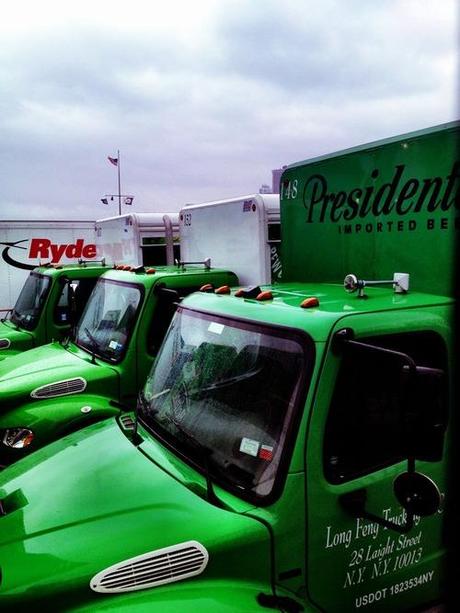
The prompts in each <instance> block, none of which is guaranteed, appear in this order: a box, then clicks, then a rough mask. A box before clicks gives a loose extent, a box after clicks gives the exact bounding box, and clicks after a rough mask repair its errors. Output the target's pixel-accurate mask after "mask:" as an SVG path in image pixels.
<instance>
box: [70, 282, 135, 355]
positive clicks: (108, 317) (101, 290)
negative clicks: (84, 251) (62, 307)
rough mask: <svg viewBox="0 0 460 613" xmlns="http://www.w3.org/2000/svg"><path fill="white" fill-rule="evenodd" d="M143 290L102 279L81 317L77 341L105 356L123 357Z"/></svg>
mask: <svg viewBox="0 0 460 613" xmlns="http://www.w3.org/2000/svg"><path fill="white" fill-rule="evenodd" d="M140 300H141V291H140V289H139V287H137V286H135V285H129V284H127V283H119V282H116V281H110V280H107V279H99V280H98V282H97V283H96V287H95V288H94V290H93V293H92V294H91V296H90V298H89V300H88V303H87V305H86V308H85V310H84V312H83V315H82V317H81V319H80V321H79V324H78V327H77V330H76V335H75V342H76V343H77V345H79V346H80V347H84V348H85V349H88V350H89V351H91V353H95V354H96V355H98V356H99V357H101V358H103V359H107V360H110V361H111V362H116V361H119V360H120V359H121V358H122V357H123V354H124V351H125V349H126V347H127V344H128V339H129V337H130V334H131V331H132V329H133V328H134V324H135V323H136V318H137V312H138V307H139V303H140Z"/></svg>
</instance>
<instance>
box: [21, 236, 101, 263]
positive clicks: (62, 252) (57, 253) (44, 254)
mask: <svg viewBox="0 0 460 613" xmlns="http://www.w3.org/2000/svg"><path fill="white" fill-rule="evenodd" d="M64 256H65V257H66V258H69V259H72V258H84V259H87V260H89V259H91V258H94V257H96V245H94V244H91V243H90V244H87V245H85V244H84V241H83V239H82V238H79V239H77V240H76V241H75V243H70V244H65V243H64V244H61V245H58V244H55V243H52V242H51V241H50V240H49V239H48V238H33V239H32V240H31V243H30V250H29V258H38V259H40V260H50V261H51V263H52V264H57V263H58V262H59V261H60V260H61V258H63V257H64Z"/></svg>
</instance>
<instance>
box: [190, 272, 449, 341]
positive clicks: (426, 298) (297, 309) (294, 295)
mask: <svg viewBox="0 0 460 613" xmlns="http://www.w3.org/2000/svg"><path fill="white" fill-rule="evenodd" d="M237 290H238V288H234V289H232V290H231V293H230V294H226V295H222V294H221V295H219V294H215V293H203V292H196V293H194V294H191V295H190V296H188V297H187V298H186V299H184V301H183V303H182V305H183V306H184V307H189V308H191V309H195V310H199V311H204V312H207V313H209V312H211V313H215V314H216V315H222V316H227V317H234V318H237V319H245V320H250V321H256V322H260V323H269V324H274V325H281V326H286V327H289V328H298V329H301V330H303V331H305V332H308V334H309V335H310V336H311V337H312V338H313V340H315V341H318V342H322V341H326V340H327V338H328V336H329V333H330V331H331V329H332V327H333V326H334V325H335V323H336V322H337V321H339V320H340V319H342V318H343V317H345V316H347V315H353V314H358V313H372V312H381V311H392V310H394V311H398V310H401V309H411V308H417V307H427V306H433V305H449V304H452V303H453V299H452V298H450V297H445V296H436V295H433V294H424V293H420V292H413V293H411V292H408V293H405V294H397V293H395V292H394V291H393V289H392V288H391V287H366V295H367V299H360V298H358V297H357V295H356V294H348V293H347V292H345V290H344V288H343V285H341V284H318V283H298V284H285V285H284V284H283V285H281V284H280V285H276V286H270V287H269V286H264V287H261V290H262V291H270V292H271V293H272V296H273V299H272V300H265V301H258V300H256V299H248V298H238V297H236V296H235V291H237ZM312 297H316V298H317V299H318V302H319V305H318V306H316V307H310V308H302V307H301V306H300V304H301V303H302V302H303V301H304V300H305V299H307V298H312Z"/></svg>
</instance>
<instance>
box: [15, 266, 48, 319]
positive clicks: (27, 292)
mask: <svg viewBox="0 0 460 613" xmlns="http://www.w3.org/2000/svg"><path fill="white" fill-rule="evenodd" d="M50 284H51V281H50V278H49V277H47V276H45V275H40V274H38V273H36V272H31V273H30V275H29V276H28V277H27V280H26V282H25V283H24V286H23V288H22V290H21V293H20V294H19V297H18V299H17V301H16V304H15V306H14V309H13V310H12V312H11V320H12V321H13V322H14V323H15V324H16V325H17V326H19V327H21V328H24V330H33V329H34V328H35V327H36V325H37V324H38V320H39V318H40V313H41V311H42V309H43V305H44V304H45V299H46V296H47V295H48V291H49V288H50Z"/></svg>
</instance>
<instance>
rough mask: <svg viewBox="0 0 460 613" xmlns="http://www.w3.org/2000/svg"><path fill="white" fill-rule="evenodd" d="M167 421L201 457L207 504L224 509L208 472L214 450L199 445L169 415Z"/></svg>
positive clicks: (192, 436)
mask: <svg viewBox="0 0 460 613" xmlns="http://www.w3.org/2000/svg"><path fill="white" fill-rule="evenodd" d="M168 419H169V420H170V421H171V423H173V424H174V425H175V426H176V428H177V429H178V430H179V432H180V433H181V434H182V436H183V437H184V438H185V439H186V441H187V442H188V443H189V444H190V446H191V447H194V448H195V450H196V451H198V453H199V455H200V456H201V459H202V461H203V468H204V471H205V477H206V495H207V499H208V502H209V503H210V504H213V505H214V506H216V507H219V508H220V509H224V508H225V505H224V504H223V503H222V501H221V500H220V499H219V498H218V497H217V496H216V493H215V491H214V485H213V483H212V480H211V473H210V470H209V458H210V456H211V454H212V453H213V452H214V450H213V449H211V448H210V447H206V445H203V443H201V442H200V441H199V440H198V439H197V438H196V436H194V435H193V434H192V433H191V432H189V431H188V430H186V429H185V428H184V427H183V426H182V424H180V423H179V422H178V421H177V419H174V417H172V416H169V415H168Z"/></svg>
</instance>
